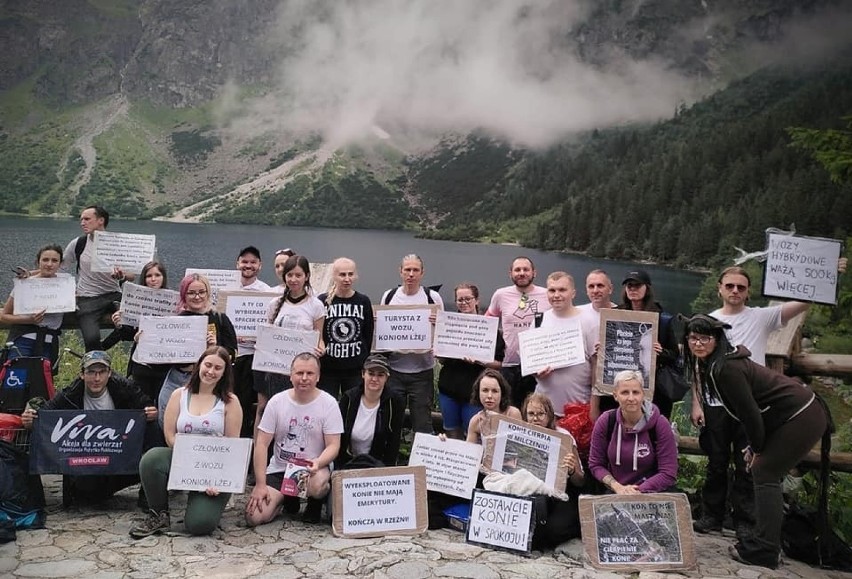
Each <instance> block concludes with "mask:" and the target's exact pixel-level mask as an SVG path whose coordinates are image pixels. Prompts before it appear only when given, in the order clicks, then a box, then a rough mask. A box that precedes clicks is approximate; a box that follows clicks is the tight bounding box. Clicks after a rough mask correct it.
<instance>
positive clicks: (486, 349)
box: [434, 311, 500, 362]
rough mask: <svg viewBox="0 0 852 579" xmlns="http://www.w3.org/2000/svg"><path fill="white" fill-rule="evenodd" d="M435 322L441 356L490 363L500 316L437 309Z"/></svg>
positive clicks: (436, 337) (438, 351)
mask: <svg viewBox="0 0 852 579" xmlns="http://www.w3.org/2000/svg"><path fill="white" fill-rule="evenodd" d="M437 317H438V319H437V322H436V323H435V342H434V345H435V355H436V356H439V357H441V358H456V359H458V360H463V359H464V358H472V359H473V360H479V361H480V362H491V361H493V360H494V353H495V350H496V349H497V325H498V323H499V321H500V320H499V319H498V318H492V317H489V316H476V315H471V314H457V313H453V312H444V311H439V312H438V316H437Z"/></svg>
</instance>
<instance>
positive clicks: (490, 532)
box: [465, 489, 535, 553]
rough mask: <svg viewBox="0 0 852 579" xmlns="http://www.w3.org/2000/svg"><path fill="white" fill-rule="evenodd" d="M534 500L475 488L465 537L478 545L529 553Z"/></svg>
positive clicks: (469, 541)
mask: <svg viewBox="0 0 852 579" xmlns="http://www.w3.org/2000/svg"><path fill="white" fill-rule="evenodd" d="M533 512H534V511H533V500H532V498H530V497H516V496H514V495H506V494H503V493H495V492H490V491H484V490H482V489H476V490H475V491H473V501H472V502H471V505H470V522H469V523H468V525H467V535H466V537H465V538H466V540H467V542H468V543H473V544H476V545H486V546H489V547H498V548H501V549H508V550H510V551H521V552H525V553H528V552H529V551H530V550H532V538H533V530H534V526H535V519H534V518H533Z"/></svg>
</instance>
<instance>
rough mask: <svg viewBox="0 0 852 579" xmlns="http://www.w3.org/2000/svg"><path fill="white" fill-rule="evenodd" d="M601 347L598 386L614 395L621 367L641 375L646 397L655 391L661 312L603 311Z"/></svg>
mask: <svg viewBox="0 0 852 579" xmlns="http://www.w3.org/2000/svg"><path fill="white" fill-rule="evenodd" d="M600 314H601V330H600V331H601V333H600V344H601V349H600V352H599V353H598V364H597V368H596V378H595V379H596V383H595V386H596V388H598V389H599V390H600V391H602V392H604V393H606V394H612V391H613V386H614V378H615V375H616V374H618V373H619V372H621V371H622V370H635V371H637V372H639V373H640V374H642V378H643V382H644V384H643V386H644V389H645V398H647V399H648V400H650V399H651V396H653V394H654V375H655V374H656V372H655V370H656V367H657V366H656V364H657V352H656V351H655V350H654V343H655V342H656V341H657V327H658V322H659V318H660V314H658V313H657V312H636V311H630V310H610V309H605V310H601V312H600Z"/></svg>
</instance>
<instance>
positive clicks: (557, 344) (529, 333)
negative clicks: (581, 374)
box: [518, 319, 586, 376]
mask: <svg viewBox="0 0 852 579" xmlns="http://www.w3.org/2000/svg"><path fill="white" fill-rule="evenodd" d="M518 345H519V347H520V352H521V374H522V375H523V376H529V375H531V374H535V373H536V372H540V371H542V370H544V369H545V368H547V367H548V366H550V367H551V368H553V369H556V368H567V367H568V366H576V365H577V364H583V363H585V362H586V347H585V342H584V341H583V328H582V326H581V325H580V320H579V319H577V320H575V321H574V323H573V324H565V325H562V326H560V327H558V328H532V329H529V330H525V331H523V332H521V333H520V334H518Z"/></svg>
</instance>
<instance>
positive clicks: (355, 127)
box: [243, 0, 692, 147]
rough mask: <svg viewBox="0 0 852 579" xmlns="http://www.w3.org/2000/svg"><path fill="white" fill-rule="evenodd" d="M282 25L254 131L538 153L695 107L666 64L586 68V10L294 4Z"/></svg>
mask: <svg viewBox="0 0 852 579" xmlns="http://www.w3.org/2000/svg"><path fill="white" fill-rule="evenodd" d="M278 16H279V17H278V19H277V23H276V26H275V27H274V30H273V31H272V34H271V40H270V41H271V42H272V43H273V45H274V46H275V50H276V52H277V53H278V54H281V55H282V56H281V60H280V65H279V67H278V71H277V77H276V78H277V79H278V80H277V82H276V88H275V89H274V90H273V91H271V92H270V93H268V94H267V95H265V96H264V97H263V98H260V99H258V100H256V101H255V102H254V103H253V105H252V112H253V113H254V114H253V115H252V116H251V117H250V119H246V121H247V122H250V123H251V124H253V125H254V127H255V128H256V129H258V130H259V129H266V130H268V129H270V128H272V127H276V128H278V129H281V130H287V131H295V132H302V131H318V132H320V133H321V134H323V136H324V137H325V139H326V141H327V142H329V143H331V144H335V145H337V144H339V145H343V144H345V143H348V142H352V141H357V140H360V139H361V138H363V137H365V136H369V135H375V134H376V129H375V127H376V126H378V127H381V128H382V130H385V131H388V132H389V133H390V134H391V135H392V136H393V135H395V134H396V133H397V132H400V133H406V134H409V135H410V134H412V133H413V134H422V135H433V136H437V135H440V134H444V133H447V132H454V133H465V132H468V131H471V130H474V129H480V130H485V131H487V132H489V133H490V134H493V135H495V136H498V137H500V138H504V139H507V140H508V141H510V142H513V143H514V144H516V145H520V146H528V147H541V146H546V145H549V144H551V143H553V142H556V141H558V140H559V139H561V138H564V137H565V136H566V135H567V134H570V133H572V132H576V131H580V130H586V129H591V128H594V127H602V126H608V125H613V124H618V123H623V122H627V121H644V120H655V119H659V118H663V117H668V116H671V114H672V113H673V111H674V110H675V107H676V105H677V104H678V103H680V102H683V101H684V100H689V99H690V97H691V95H692V92H691V83H690V81H688V80H687V79H685V78H683V77H682V76H681V75H679V74H678V73H676V72H674V71H671V70H669V67H668V66H667V63H665V62H661V61H657V60H653V59H648V60H633V59H629V58H626V57H619V58H617V59H609V60H607V62H609V64H607V65H600V64H598V65H591V64H588V63H584V62H582V61H581V60H580V58H579V57H578V56H577V52H576V50H575V48H576V47H575V45H574V44H573V41H572V40H571V38H572V36H573V32H572V31H573V30H574V29H575V28H576V26H577V25H578V24H580V23H581V22H583V21H584V19H585V18H586V17H587V3H586V2H582V1H579V0H559V1H557V0H550V1H546V0H540V1H527V2H521V1H518V0H290V1H287V2H284V3H282V5H281V8H280V13H279V15H278ZM243 128H245V125H243Z"/></svg>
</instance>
